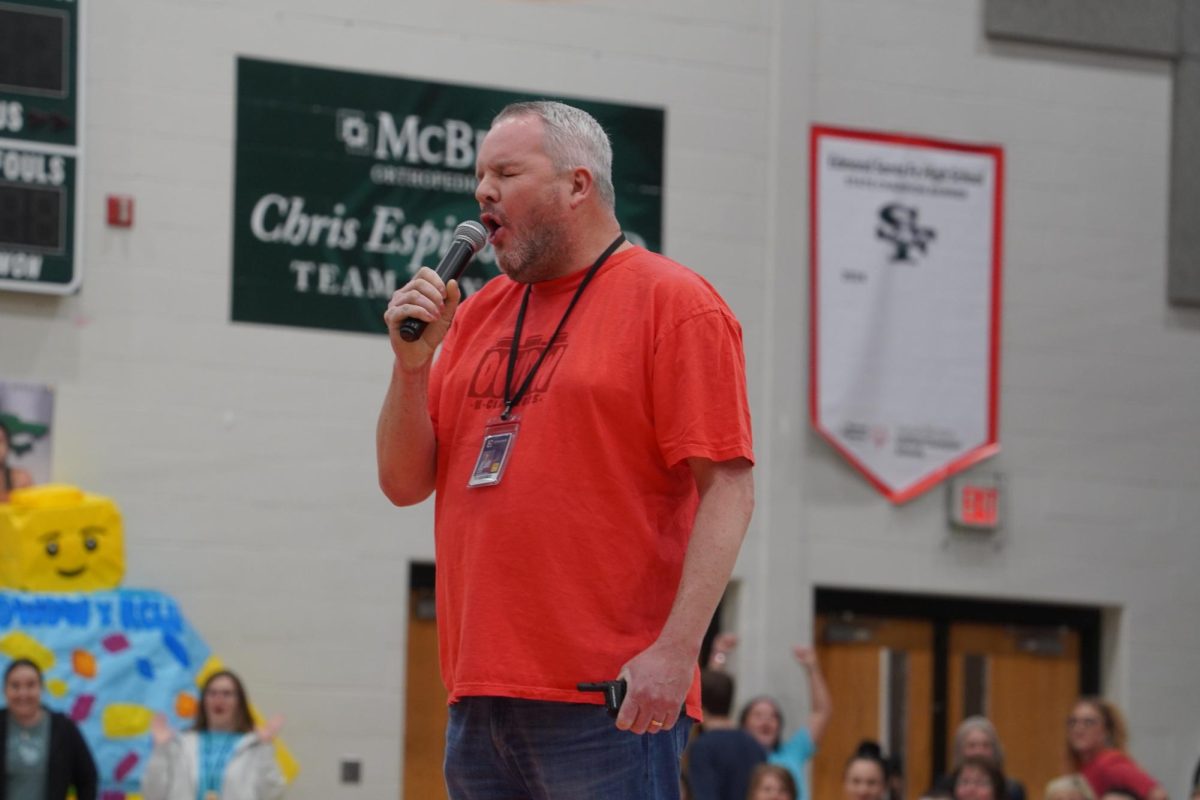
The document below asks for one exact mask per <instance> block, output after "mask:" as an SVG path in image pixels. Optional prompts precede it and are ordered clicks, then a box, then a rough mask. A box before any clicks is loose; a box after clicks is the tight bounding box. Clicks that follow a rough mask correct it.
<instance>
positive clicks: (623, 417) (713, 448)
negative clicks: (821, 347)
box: [429, 247, 753, 719]
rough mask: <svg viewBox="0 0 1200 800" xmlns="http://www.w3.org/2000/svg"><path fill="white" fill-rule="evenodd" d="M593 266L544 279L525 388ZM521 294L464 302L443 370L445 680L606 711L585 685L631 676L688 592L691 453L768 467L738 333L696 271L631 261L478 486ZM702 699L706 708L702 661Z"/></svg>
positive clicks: (584, 320)
mask: <svg viewBox="0 0 1200 800" xmlns="http://www.w3.org/2000/svg"><path fill="white" fill-rule="evenodd" d="M585 272H586V270H583V271H579V272H576V273H573V274H571V275H568V276H566V277H564V278H558V279H555V280H551V281H545V282H541V283H537V284H534V285H533V290H532V294H531V296H530V298H529V306H528V310H527V312H526V315H525V325H524V329H523V331H522V334H521V348H520V352H519V356H518V362H517V368H516V370H515V374H514V379H513V391H514V392H515V391H516V388H517V387H518V386H520V384H521V381H522V380H523V378H524V376H525V375H526V374H527V373H528V371H529V368H530V366H531V365H532V364H533V362H534V361H535V360H536V359H537V356H538V355H539V354H540V353H541V350H542V348H544V347H545V343H546V341H547V340H548V339H549V338H550V335H551V334H552V333H553V331H554V328H555V327H556V326H557V325H558V322H559V320H560V319H561V318H562V315H563V312H564V310H565V309H566V307H567V304H568V303H569V302H570V300H571V297H572V296H573V294H574V292H575V290H576V289H577V288H578V286H579V283H580V282H581V281H582V280H583V276H584V273H585ZM524 291H525V287H524V285H521V284H517V283H515V282H513V281H511V280H509V279H508V278H507V277H505V276H503V275H502V276H500V277H497V278H495V279H494V280H492V281H491V282H489V283H488V284H487V285H486V286H485V287H484V288H483V289H482V290H480V291H479V292H478V293H477V294H475V295H474V296H473V297H471V298H470V299H469V300H468V301H467V302H465V303H464V304H463V305H462V306H461V307H460V308H459V309H458V313H457V314H456V316H455V319H454V324H453V326H452V327H451V329H450V333H449V334H448V335H447V337H446V340H445V342H444V343H443V347H442V351H441V353H440V355H439V357H438V359H437V361H436V362H435V364H434V367H433V373H432V378H431V383H430V397H429V408H430V413H431V415H432V417H433V423H434V428H435V430H436V433H437V442H438V455H437V496H436V534H435V535H436V545H437V569H438V575H437V615H438V636H439V639H440V651H441V665H442V678H443V680H444V681H445V684H446V688H447V689H448V691H449V693H450V701H451V702H456V701H457V700H458V699H459V698H461V697H467V696H475V695H485V696H501V697H519V698H527V699H536V700H552V701H562V702H577V703H599V702H602V698H601V697H600V695H598V694H595V693H581V692H578V691H576V689H575V684H576V683H578V682H580V681H600V680H611V679H613V678H616V677H617V673H618V671H619V670H620V668H621V666H622V665H623V664H624V663H625V662H626V661H628V660H629V659H630V658H632V657H633V656H635V655H636V654H637V653H639V652H641V651H642V650H644V649H645V648H646V647H648V646H649V645H650V644H651V643H653V642H654V640H655V639H656V638H657V637H658V634H659V633H660V632H661V630H662V627H663V625H664V623H665V622H666V619H667V615H668V613H669V612H670V609H671V605H672V603H673V602H674V599H675V593H676V590H677V588H678V585H679V578H680V575H681V573H682V568H683V558H684V553H685V551H686V549H687V544H688V540H689V538H690V536H691V531H692V523H693V520H694V518H695V514H696V505H697V502H698V497H697V493H696V487H695V481H694V479H693V476H692V473H691V470H690V468H689V467H688V465H687V463H686V461H685V459H687V458H689V457H702V458H707V459H711V460H712V461H727V460H730V459H736V458H745V459H748V460H753V452H752V449H751V436H750V413H749V403H748V402H747V399H746V379H745V358H744V356H743V353H742V336H741V328H740V326H739V325H738V322H737V320H736V319H734V317H733V314H732V313H731V312H730V310H729V308H728V307H727V306H726V305H725V303H724V302H723V301H722V300H721V298H720V297H719V296H718V295H717V293H716V291H715V290H714V289H713V288H712V287H711V286H710V285H709V284H708V283H707V282H705V281H704V279H702V278H701V277H700V276H698V275H696V274H695V273H694V272H692V271H690V270H688V269H686V268H684V267H682V266H680V265H679V264H676V263H675V262H673V261H670V260H669V259H667V258H664V257H662V256H659V255H655V254H653V253H650V252H648V251H646V250H643V249H641V248H637V247H635V248H632V249H629V250H625V251H623V252H620V253H616V254H615V255H613V256H612V257H611V258H610V259H609V260H608V262H606V263H605V265H604V266H603V267H602V268H601V269H600V271H599V272H597V274H596V276H595V278H594V279H593V280H592V282H591V283H590V284H589V285H588V287H587V289H586V290H585V291H584V293H583V295H582V296H581V297H580V300H579V303H578V304H577V305H576V307H575V310H574V311H573V312H572V314H571V317H570V318H569V320H568V321H567V324H566V326H565V327H564V328H563V330H562V333H560V334H559V337H558V340H557V341H556V342H555V344H554V348H553V350H552V352H551V353H549V354H548V355H547V357H546V359H545V361H544V362H543V363H542V366H541V368H540V369H539V370H538V372H537V374H536V376H535V378H534V380H533V383H532V384H531V386H530V389H529V391H528V393H527V394H526V395H525V397H524V398H523V399H522V401H521V403H520V404H519V406H518V407H517V409H516V412H515V413H516V414H517V415H518V416H519V417H520V430H519V432H518V434H517V436H516V439H515V442H514V444H513V446H512V449H511V453H510V456H509V461H508V465H507V467H506V471H505V473H504V475H503V478H502V480H501V482H500V483H499V484H498V485H495V486H484V487H478V488H468V487H467V481H468V479H469V478H470V476H471V473H472V470H473V469H474V467H475V463H476V460H477V459H478V457H479V453H480V448H481V446H482V443H483V437H484V430H485V426H486V424H487V423H488V421H489V420H492V419H494V418H496V417H498V416H499V414H500V411H501V410H502V408H503V397H504V379H505V370H506V367H507V365H508V359H509V347H510V344H511V342H512V336H513V327H514V325H515V323H516V318H517V311H518V309H519V307H520V303H521V297H522V295H523V293H524ZM687 706H688V713H689V714H690V715H691V716H694V717H696V718H697V719H698V718H699V715H700V685H699V670H698V669H697V670H696V674H695V676H694V677H693V681H692V686H691V689H690V690H689V692H688V698H687Z"/></svg>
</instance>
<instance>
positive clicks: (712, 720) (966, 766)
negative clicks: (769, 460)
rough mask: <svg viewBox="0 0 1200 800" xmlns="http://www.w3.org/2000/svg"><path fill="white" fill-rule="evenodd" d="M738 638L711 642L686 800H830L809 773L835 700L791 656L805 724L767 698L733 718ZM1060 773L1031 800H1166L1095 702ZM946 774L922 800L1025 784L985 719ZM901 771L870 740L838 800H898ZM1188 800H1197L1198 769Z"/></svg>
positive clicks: (998, 794) (1073, 729) (1013, 798)
mask: <svg viewBox="0 0 1200 800" xmlns="http://www.w3.org/2000/svg"><path fill="white" fill-rule="evenodd" d="M736 645H737V639H736V637H733V636H731V635H728V634H723V635H720V636H718V637H717V638H716V639H715V640H714V643H713V648H712V655H711V656H710V658H709V661H708V664H707V666H706V668H705V669H703V670H702V671H701V689H702V695H701V699H702V703H703V706H704V712H705V721H704V724H703V725H702V726H700V727H699V728H698V729H697V731H696V732H695V735H694V736H693V738H692V740H691V742H690V744H689V745H688V749H687V751H686V752H685V754H684V762H683V777H682V783H683V786H682V791H683V797H684V798H687V799H688V800H834V799H833V798H813V797H812V795H811V792H810V791H809V787H808V782H807V776H806V772H807V769H806V767H807V765H808V762H809V761H810V760H811V759H812V757H813V755H814V754H815V753H816V751H817V747H818V745H819V743H820V741H821V738H822V735H823V734H824V732H825V730H826V728H827V726H828V724H829V720H830V717H831V715H832V713H833V701H832V699H831V697H830V693H829V689H828V687H827V686H826V684H825V680H824V678H823V676H822V675H821V669H820V664H819V663H818V661H817V658H816V654H815V652H814V651H813V650H812V649H810V648H807V647H795V648H793V655H794V657H795V659H796V662H797V663H798V664H799V665H800V666H801V668H802V669H803V671H804V674H805V676H806V678H807V684H808V691H809V697H810V702H809V708H810V711H809V716H808V718H807V719H806V720H805V721H804V722H803V723H802V724H801V725H799V726H798V727H797V728H796V729H795V731H793V732H792V733H791V734H790V735H787V734H786V729H785V726H784V720H783V712H782V710H781V708H780V704H779V703H778V702H777V701H776V700H775V699H774V698H772V697H770V696H766V695H763V696H759V697H754V698H752V699H751V700H749V701H748V702H747V703H746V704H745V705H744V706H743V707H742V710H741V712H740V714H739V715H738V717H737V718H736V719H735V718H734V717H733V715H732V709H733V706H734V695H735V692H734V680H733V678H732V677H731V676H730V675H729V673H728V672H727V671H726V664H727V662H728V660H729V654H730V653H731V652H732V650H733V649H734V647H736ZM1066 723H1067V728H1066V741H1065V756H1066V758H1065V759H1064V772H1063V774H1062V775H1061V776H1059V777H1057V778H1055V779H1054V780H1052V781H1050V782H1049V783H1048V784H1047V785H1046V786H1045V787H1044V788H1043V789H1042V790H1041V797H1040V798H1033V799H1032V800H1167V797H1168V795H1167V792H1166V791H1165V790H1164V788H1163V786H1162V784H1161V783H1160V782H1159V781H1158V780H1156V779H1155V778H1153V777H1152V776H1151V775H1149V774H1148V773H1147V772H1146V771H1145V769H1143V768H1142V767H1141V766H1140V765H1139V764H1138V763H1137V761H1135V760H1134V758H1133V757H1132V756H1131V755H1130V754H1129V753H1128V751H1127V750H1126V747H1127V738H1128V736H1127V733H1126V727H1125V721H1124V718H1123V717H1122V715H1121V712H1120V711H1119V709H1117V707H1116V706H1115V705H1114V704H1112V703H1111V702H1109V701H1108V700H1105V699H1103V698H1099V697H1082V698H1080V699H1079V700H1078V701H1076V703H1075V705H1074V706H1073V708H1072V709H1071V713H1070V715H1069V716H1068V717H1067V720H1066ZM950 761H951V763H950V770H949V771H948V772H947V773H946V774H945V775H942V776H940V777H938V778H937V779H936V780H935V781H934V782H933V785H931V786H930V787H929V788H928V790H927V791H925V792H924V793H923V795H922V797H921V800H1027V797H1028V794H1027V791H1026V788H1025V786H1024V784H1023V783H1022V782H1021V781H1020V780H1019V779H1018V777H1019V776H1014V775H1011V774H1008V773H1007V772H1006V767H1005V760H1004V747H1003V745H1002V743H1001V741H1000V735H999V733H998V732H997V730H996V727H995V725H993V724H992V722H991V721H990V720H988V719H987V718H986V717H982V716H971V717H968V718H967V719H965V720H963V721H962V723H961V724H959V726H958V728H957V730H956V732H955V735H954V741H953V752H952V757H951V760H950ZM898 768H899V765H898V764H897V763H896V762H895V760H894V759H889V758H888V756H887V754H886V753H885V752H884V750H883V748H882V747H881V746H880V745H879V744H878V743H877V742H875V741H871V740H864V741H862V742H860V744H859V745H858V746H857V747H856V748H855V749H854V751H853V752H851V753H847V754H846V761H845V766H844V768H843V772H842V795H843V798H842V800H896V798H898V797H899V796H900V793H898V792H897V790H896V788H895V787H896V784H897V782H898V779H899V778H900V776H899V773H898ZM1192 783H1193V788H1192V791H1191V798H1190V800H1200V764H1197V767H1196V772H1195V775H1194V776H1193V782H1192Z"/></svg>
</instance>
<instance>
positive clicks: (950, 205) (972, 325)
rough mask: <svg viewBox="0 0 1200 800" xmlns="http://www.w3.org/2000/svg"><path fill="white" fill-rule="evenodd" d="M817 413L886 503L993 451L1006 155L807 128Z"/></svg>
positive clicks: (822, 427) (823, 430)
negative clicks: (808, 132) (808, 136)
mask: <svg viewBox="0 0 1200 800" xmlns="http://www.w3.org/2000/svg"><path fill="white" fill-rule="evenodd" d="M811 159H812V171H811V180H812V198H811V213H812V226H811V231H812V235H811V248H812V252H811V280H812V285H811V292H810V302H811V314H812V318H811V324H812V336H811V340H810V347H811V359H810V370H811V373H810V393H811V397H810V414H811V418H812V424H813V426H814V427H815V428H816V430H817V431H818V432H819V433H820V434H821V435H822V436H823V437H824V438H825V439H826V440H828V441H829V443H830V444H832V445H833V447H834V448H835V449H836V450H837V451H838V452H839V453H841V454H842V455H843V456H844V457H845V458H846V459H847V460H848V461H849V462H850V463H851V464H852V465H853V466H854V467H855V468H856V469H858V470H859V471H860V472H861V473H862V474H863V475H864V476H865V477H866V478H867V479H868V480H869V481H870V482H871V483H872V484H873V485H874V486H875V487H876V488H878V489H879V491H881V492H882V493H883V494H884V495H885V496H887V498H888V499H889V500H891V501H892V502H895V503H900V502H904V501H906V500H908V499H910V498H912V497H915V496H916V495H918V494H920V493H921V492H923V491H925V490H927V489H929V488H930V487H932V486H934V485H935V484H936V483H938V482H939V481H941V480H942V479H944V478H945V477H947V476H948V475H951V474H953V473H955V472H958V471H960V470H962V469H965V468H966V467H968V466H970V465H971V464H974V463H976V462H978V461H980V460H982V459H984V458H987V457H988V456H991V455H993V454H994V453H996V452H997V450H998V449H999V436H998V427H997V420H998V410H997V384H998V380H999V333H1000V331H999V329H1000V266H1001V260H1000V243H1001V209H1002V198H1003V152H1002V151H1001V149H1000V148H999V147H994V146H988V145H972V144H961V143H955V142H946V141H938V140H934V139H926V138H919V137H912V136H902V135H896V134H882V133H867V132H862V131H851V130H844V129H838V128H829V127H819V126H818V127H814V128H813V132H812V145H811Z"/></svg>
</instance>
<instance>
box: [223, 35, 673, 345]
mask: <svg viewBox="0 0 1200 800" xmlns="http://www.w3.org/2000/svg"><path fill="white" fill-rule="evenodd" d="M237 97H238V106H237V154H236V165H235V178H234V218H233V230H234V233H233V302H232V318H233V320H234V321H238V322H266V323H272V324H277V325H295V326H299V327H307V328H330V329H335V330H348V331H366V332H377V333H384V332H385V331H384V326H383V319H382V317H383V311H384V309H385V308H386V306H387V301H388V299H389V298H390V297H391V295H392V292H394V291H395V290H396V289H398V288H399V287H400V286H403V285H404V283H405V282H407V280H408V279H409V277H410V276H411V275H412V274H413V273H414V272H416V270H417V269H419V268H420V267H421V266H423V265H424V266H436V265H437V262H438V261H439V259H440V258H441V256H442V254H444V253H445V252H446V250H447V248H449V246H450V242H451V240H452V236H453V232H454V228H455V227H456V226H457V225H458V223H459V222H462V221H463V220H465V219H476V218H477V217H478V213H479V206H478V204H477V203H476V202H475V197H474V192H475V153H476V151H477V149H478V147H479V143H480V142H481V141H482V138H483V135H484V134H485V133H486V132H487V129H488V127H489V125H490V124H491V120H492V117H494V116H495V114H496V112H498V111H499V110H500V109H501V108H503V107H504V106H505V105H507V104H508V103H511V102H514V101H518V100H529V99H556V100H563V101H564V102H568V103H570V104H571V105H575V106H578V107H580V108H583V109H586V110H587V111H588V112H589V113H591V114H592V115H594V116H595V117H596V119H597V120H599V121H600V123H601V124H602V125H603V126H604V127H605V129H606V130H607V131H608V132H609V135H610V136H611V137H612V140H613V162H614V163H613V184H614V186H615V188H616V194H617V215H618V217H619V218H620V220H621V223H622V226H623V228H624V229H625V231H626V234H627V235H628V236H629V238H630V239H631V240H632V241H634V242H636V243H638V244H643V245H645V246H646V247H649V248H651V249H654V250H658V249H661V237H662V234H661V231H662V181H663V132H664V124H665V121H664V120H665V118H664V113H663V110H662V109H657V108H641V107H634V106H625V105H615V104H612V103H599V102H594V101H590V100H579V99H575V98H564V97H552V98H548V97H546V96H544V95H529V94H519V93H515V92H503V91H497V90H494V89H484V88H479V87H473V86H459V85H452V84H444V83H433V82H429V81H416V80H407V79H404V78H394V77H389V76H385V75H370V74H364V73H357V72H345V71H341V70H331V69H320V68H316V67H305V66H297V65H294V64H281V63H276V62H269V61H260V60H256V59H249V58H239V59H238V70H237ZM494 264H495V259H494V255H493V253H492V251H491V248H490V247H488V248H485V249H484V250H483V251H482V252H480V253H479V255H478V256H477V257H476V259H475V261H474V262H473V263H472V265H471V267H470V268H469V269H468V271H467V274H466V275H465V276H464V278H463V281H462V284H463V287H464V288H465V289H466V291H467V292H468V294H469V293H471V292H473V291H475V290H477V289H478V288H479V287H480V286H482V285H483V284H484V282H485V281H487V280H488V279H489V278H491V277H493V276H495V275H496V274H497V271H496V268H495V265H494Z"/></svg>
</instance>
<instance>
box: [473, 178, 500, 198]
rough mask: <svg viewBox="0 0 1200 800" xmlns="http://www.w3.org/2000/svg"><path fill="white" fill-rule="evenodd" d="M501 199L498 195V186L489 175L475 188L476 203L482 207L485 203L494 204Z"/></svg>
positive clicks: (481, 179) (480, 180)
mask: <svg viewBox="0 0 1200 800" xmlns="http://www.w3.org/2000/svg"><path fill="white" fill-rule="evenodd" d="M498 199H499V196H498V195H497V194H496V184H495V183H493V182H492V181H491V180H490V179H489V178H488V176H487V175H484V176H483V177H482V178H480V179H479V183H478V184H476V186H475V201H476V202H477V203H479V204H480V205H483V204H484V203H494V202H496V201H497V200H498Z"/></svg>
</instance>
